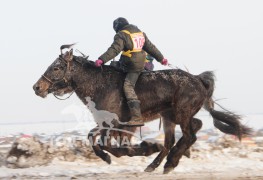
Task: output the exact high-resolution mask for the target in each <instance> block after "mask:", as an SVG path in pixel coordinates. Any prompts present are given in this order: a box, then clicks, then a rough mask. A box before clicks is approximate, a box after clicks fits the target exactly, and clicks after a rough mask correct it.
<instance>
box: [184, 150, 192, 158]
mask: <svg viewBox="0 0 263 180" xmlns="http://www.w3.org/2000/svg"><path fill="white" fill-rule="evenodd" d="M184 156H186V157H188V158H190V157H191V153H190V150H189V149H187V150H186V151H185V152H184Z"/></svg>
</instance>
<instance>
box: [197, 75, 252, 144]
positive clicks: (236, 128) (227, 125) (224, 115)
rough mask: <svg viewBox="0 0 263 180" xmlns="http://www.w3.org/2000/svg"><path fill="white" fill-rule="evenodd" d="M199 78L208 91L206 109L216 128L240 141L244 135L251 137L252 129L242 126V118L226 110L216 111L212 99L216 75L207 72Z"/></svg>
mask: <svg viewBox="0 0 263 180" xmlns="http://www.w3.org/2000/svg"><path fill="white" fill-rule="evenodd" d="M198 77H199V78H200V79H201V81H202V83H203V84H204V86H205V88H206V90H207V98H206V100H205V102H204V108H205V109H206V110H207V111H208V112H209V113H210V115H211V116H212V117H213V121H214V126H215V127H216V128H217V129H219V130H220V131H222V132H224V133H226V134H232V135H235V136H237V137H238V139H239V140H241V138H242V136H243V135H251V134H252V129H251V128H249V127H247V126H245V125H242V124H241V122H240V120H241V116H239V115H237V114H235V113H233V112H230V111H228V110H225V112H222V111H216V110H214V101H213V99H212V95H213V92H214V87H215V86H214V85H215V83H214V81H215V80H214V79H215V75H214V73H213V72H211V71H206V72H203V73H202V74H200V75H198Z"/></svg>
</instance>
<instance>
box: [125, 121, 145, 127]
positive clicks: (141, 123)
mask: <svg viewBox="0 0 263 180" xmlns="http://www.w3.org/2000/svg"><path fill="white" fill-rule="evenodd" d="M125 125H126V126H144V122H143V121H142V120H130V121H129V122H127V123H126V124H125Z"/></svg>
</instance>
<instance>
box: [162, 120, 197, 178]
mask: <svg viewBox="0 0 263 180" xmlns="http://www.w3.org/2000/svg"><path fill="white" fill-rule="evenodd" d="M184 119H185V118H184ZM187 121H188V120H187V119H185V121H184V122H183V123H181V129H182V132H183V136H182V137H181V138H180V140H179V141H178V142H177V143H176V145H175V146H174V147H173V148H172V149H171V151H170V152H169V154H168V156H167V162H166V164H165V165H164V174H167V173H169V172H170V171H172V170H173V169H174V168H175V167H176V166H177V165H178V163H179V160H180V159H181V157H182V155H183V154H184V153H185V151H187V150H188V149H189V148H190V147H191V145H193V144H194V143H195V141H196V140H197V137H196V132H197V131H198V130H199V129H200V128H201V127H202V122H201V120H199V119H197V118H191V120H190V122H189V123H188V122H187Z"/></svg>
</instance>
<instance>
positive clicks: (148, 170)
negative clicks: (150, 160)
mask: <svg viewBox="0 0 263 180" xmlns="http://www.w3.org/2000/svg"><path fill="white" fill-rule="evenodd" d="M154 170H155V168H153V167H151V166H148V167H147V168H146V169H145V170H144V172H153V171H154Z"/></svg>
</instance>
